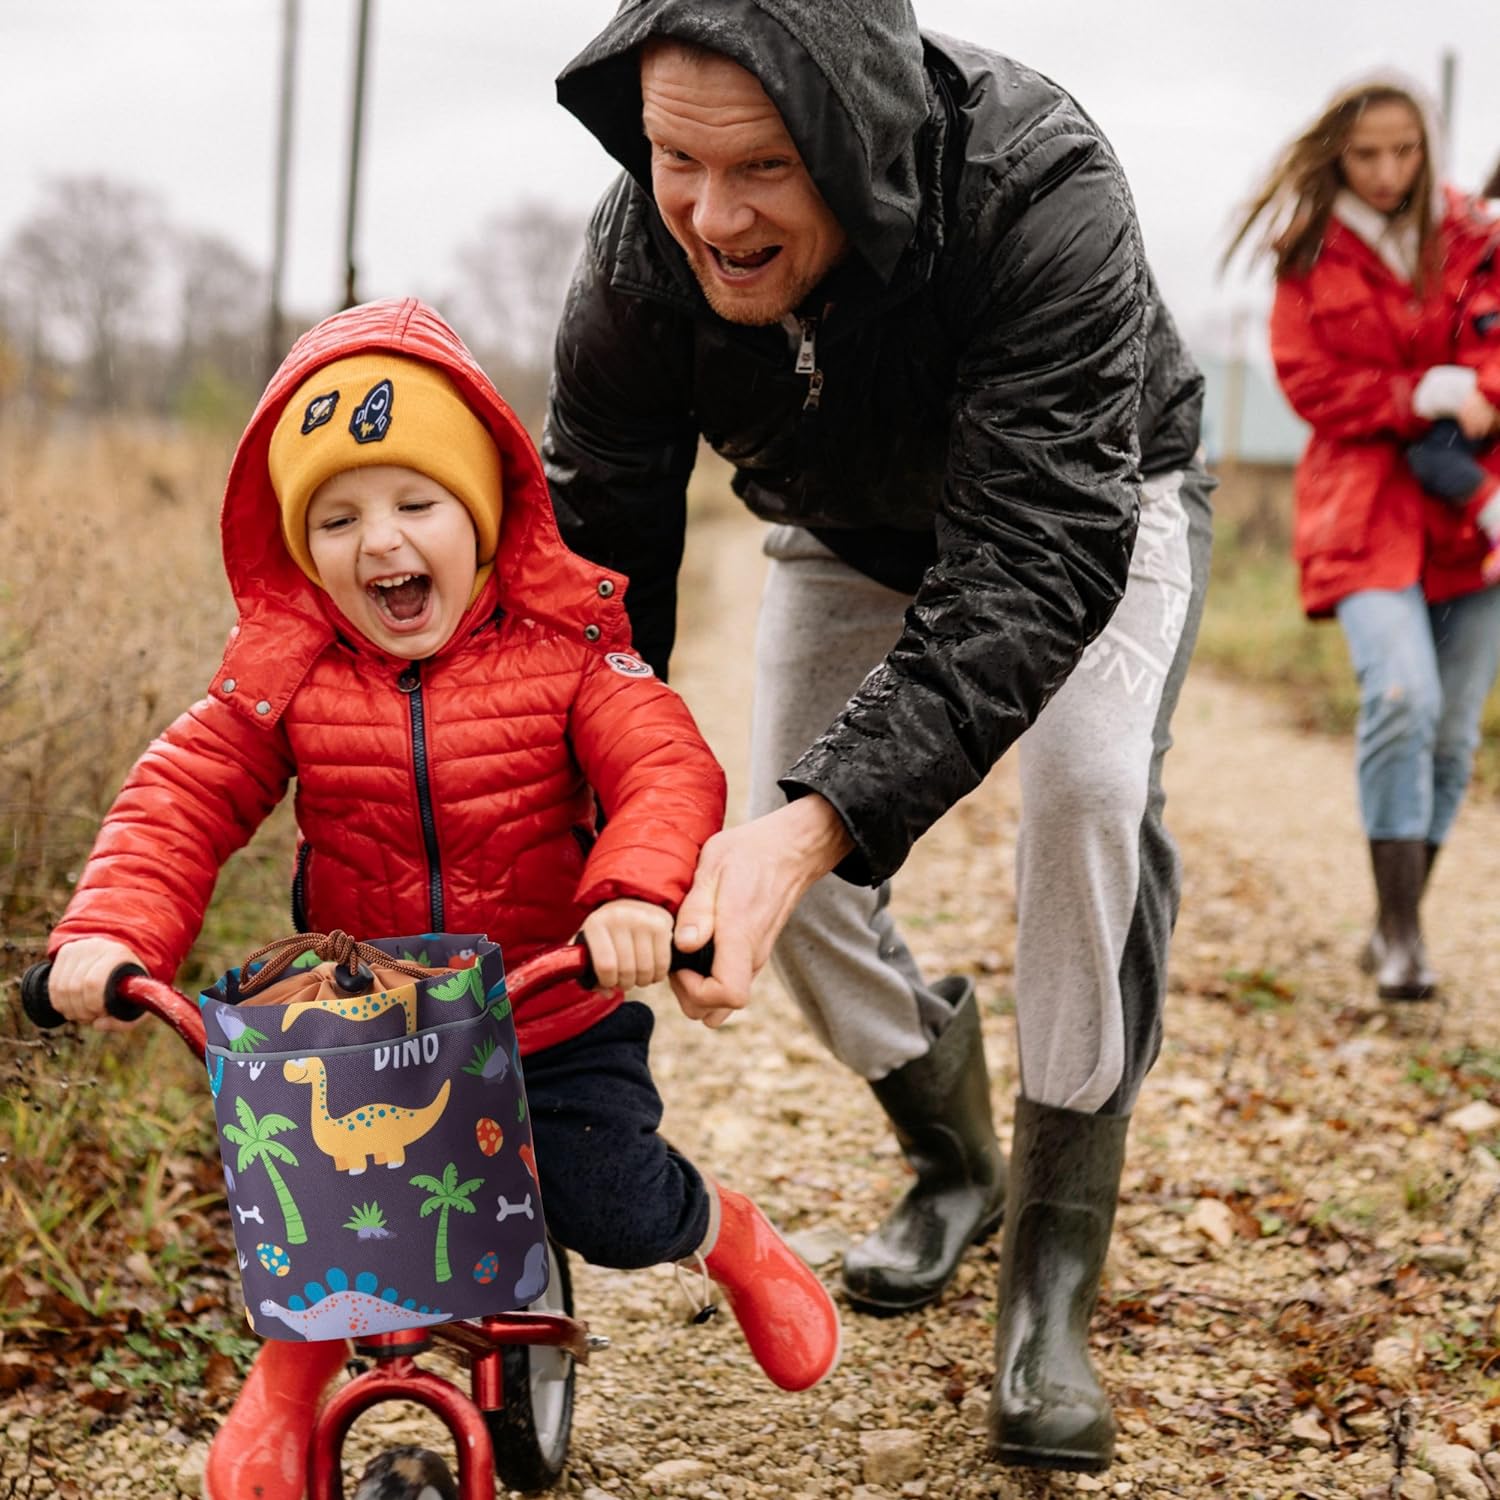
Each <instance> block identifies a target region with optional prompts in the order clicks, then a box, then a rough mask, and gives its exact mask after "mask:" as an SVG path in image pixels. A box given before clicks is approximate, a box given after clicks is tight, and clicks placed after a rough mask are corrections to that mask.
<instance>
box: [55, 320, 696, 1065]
mask: <svg viewBox="0 0 1500 1500" xmlns="http://www.w3.org/2000/svg"><path fill="white" fill-rule="evenodd" d="M370 349H390V350H393V351H398V352H400V353H402V354H406V355H413V356H417V357H420V358H422V359H426V360H429V361H431V362H432V363H434V364H437V365H439V366H440V367H441V368H443V369H444V370H445V371H446V372H447V373H448V375H449V376H450V377H451V378H452V380H453V381H454V383H455V384H456V385H457V387H458V388H459V390H460V391H461V392H462V393H463V395H464V396H465V398H466V399H467V400H468V402H469V404H470V405H471V406H472V407H473V408H474V410H475V411H476V412H478V413H479V414H480V415H481V417H483V419H484V420H485V422H486V424H487V425H488V427H489V429H490V432H491V435H492V436H493V437H494V439H495V442H496V444H497V446H498V447H499V449H500V452H501V455H502V459H503V464H504V497H505V502H504V511H503V515H502V522H501V534H500V545H499V551H498V554H497V556H496V561H495V568H494V571H493V573H492V575H491V577H490V579H489V580H488V582H487V583H486V585H485V587H484V588H483V590H481V592H480V595H479V597H478V598H477V599H476V600H475V602H474V604H473V605H472V606H471V607H470V609H469V611H468V613H467V614H466V615H465V617H464V619H463V622H462V623H461V624H460V626H459V628H458V630H457V631H456V632H455V634H454V636H453V638H452V639H451V640H450V641H449V642H448V643H447V645H446V646H444V647H443V649H442V650H441V651H440V652H438V653H437V655H436V656H434V657H432V658H431V659H429V660H427V661H423V662H421V663H415V662H408V661H402V660H398V659H396V658H393V657H388V656H386V655H385V654H384V653H382V652H380V651H377V650H376V649H375V648H374V647H373V646H372V645H370V644H369V643H368V642H367V641H366V640H365V639H364V638H363V637H362V636H359V635H358V634H357V633H356V632H355V631H354V630H353V629H352V627H351V626H350V625H349V624H348V622H347V621H345V620H344V619H343V618H342V616H341V615H340V614H339V613H338V611H337V610H336V609H335V608H334V607H333V605H332V603H331V601H330V600H329V599H328V596H327V595H326V594H325V593H324V592H323V591H322V590H321V589H318V588H316V587H315V586H314V585H313V584H311V583H310V582H309V581H308V580H307V578H306V577H305V576H304V575H303V573H302V572H301V570H300V569H298V568H297V566H296V565H295V563H294V562H293V561H292V559H291V557H290V555H289V554H288V552H287V550H286V547H285V545H284V544H283V542H282V540H281V531H280V511H279V508H278V506H277V502H276V498H275V496H274V494H273V493H272V491H271V487H270V483H269V480H268V477H267V465H266V452H267V446H268V444H269V441H270V436H271V431H272V429H273V427H274V426H275V424H276V419H277V417H278V416H279V415H280V412H281V409H282V407H283V405H284V404H285V402H286V400H287V398H288V396H289V395H290V394H291V393H292V392H293V391H294V390H295V389H296V388H297V387H298V386H299V385H300V384H301V382H302V381H303V379H304V378H306V377H307V376H308V375H310V374H311V373H312V372H313V371H314V370H315V369H316V368H318V367H319V366H321V365H323V364H326V363H328V362H329V361H330V360H332V359H336V358H341V357H343V356H345V355H349V354H356V353H359V352H361V351H364V350H370ZM223 540H224V561H225V568H226V570H227V572H228V574H229V581H230V585H231V587H232V589H233V591H234V595H235V600H236V603H237V605H238V607H239V623H238V624H237V625H236V626H235V627H234V629H233V631H232V632H231V637H230V641H229V645H228V649H227V650H226V652H225V656H224V662H223V665H222V666H221V667H220V669H219V671H218V673H217V674H216V675H215V677H214V679H213V683H212V686H211V688H210V690H209V696H208V697H207V698H206V699H205V700H204V701H203V702H201V703H199V704H197V705H195V706H194V707H193V708H192V709H190V710H189V711H188V712H187V713H186V714H184V715H183V716H182V717H181V718H179V719H178V720H177V721H176V722H175V723H174V724H172V725H171V726H170V727H169V728H168V729H167V730H166V731H165V733H164V734H162V736H161V737H160V738H159V739H157V740H156V741H155V742H154V743H153V744H152V745H151V746H150V747H149V748H148V749H147V751H146V752H145V754H144V755H143V756H142V757H141V759H140V761H139V762H138V763H137V765H136V766H135V769H134V770H133V771H132V772H131V774H130V777H129V779H128V780H127V781H126V783H125V787H124V789H123V790H122V791H121V793H120V796H119V797H118V799H117V800H116V802H115V804H114V806H113V807H112V808H111V810H110V813H109V816H108V817H107V818H106V820H105V823H104V826H103V828H102V829H101V831H100V834H99V838H98V841H97V843H96V844H95V846H94V852H93V855H92V856H91V858H90V860H89V862H88V865H87V867H86V869H85V870H84V872H83V876H82V878H81V880H80V881H79V884H78V889H77V891H76V893H75V895H74V897H73V900H72V901H71V902H70V903H69V905H68V909H67V912H66V913H65V914H64V917H63V920H62V921H61V922H60V923H59V924H58V926H57V927H56V929H55V930H54V931H53V934H52V939H51V945H50V947H51V951H52V952H53V953H55V952H56V951H57V949H58V948H59V947H61V945H62V944H63V943H65V942H67V941H69V940H70V939H72V938H78V937H85V936H100V937H109V938H114V939H116V940H117V941H119V942H122V943H125V944H126V945H128V946H129V947H130V948H131V949H133V950H134V952H136V953H137V954H138V955H139V956H140V958H141V960H142V962H143V963H145V964H146V965H147V967H148V968H149V969H150V970H151V971H152V973H153V974H156V975H157V976H158V977H161V978H163V979H169V978H170V977H171V976H172V974H173V973H174V972H175V971H176V969H177V967H178V965H179V964H180V963H181V961H182V959H183V957H184V956H185V955H186V953H187V950H188V947H189V946H190V945H191V943H192V941H193V939H194V937H195V936H196V935H197V932H198V929H199V927H200V925H201V923H202V920H203V913H204V910H205V908H206V907H207V904H208V900H209V896H210V895H211V893H212V891H213V886H214V881H215V878H216V877H217V875H218V872H219V868H220V866H221V865H222V864H223V863H224V861H225V860H226V859H227V858H228V857H229V855H230V854H231V853H232V852H233V851H234V850H235V849H237V848H239V847H240V846H241V845H243V844H244V843H245V842H246V841H247V840H248V839H249V838H250V836H251V834H252V833H253V832H254V831H255V829H256V827H257V826H258V825H259V824H260V823H261V821H262V820H263V819H264V818H265V817H266V815H267V814H268V813H269V812H270V811H271V809H272V807H274V806H275V804H276V803H277V801H279V800H280V798H281V796H282V795H283V793H284V792H285V790H286V787H287V783H288V781H289V780H291V779H292V778H293V777H295V778H296V782H297V792H296V808H297V821H298V826H299V829H300V831H301V842H300V845H299V849H298V857H297V872H296V879H295V883H294V892H293V899H294V904H295V905H296V906H297V908H298V912H297V915H298V918H299V920H300V921H303V922H305V925H306V928H307V929H308V930H314V931H328V930H329V929H331V928H334V927H339V928H342V929H344V930H345V931H347V932H350V933H352V934H354V935H355V936H356V937H379V936H395V935H398V934H406V933H420V932H430V931H446V932H455V933H463V932H473V933H486V934H488V935H489V936H490V937H492V938H494V939H495V940H497V941H498V942H499V943H500V944H501V946H502V948H503V949H504V952H505V954H506V957H507V959H508V960H509V961H511V962H512V963H514V962H516V961H518V960H521V959H524V958H526V957H527V956H528V955H530V954H533V953H535V952H537V951H538V950H539V949H541V948H545V947H549V946H552V945H554V944H557V943H560V942H565V941H567V940H568V939H570V938H571V937H572V936H573V934H574V933H576V932H577V930H578V927H579V924H580V923H581V922H582V920H583V918H584V916H585V915H586V914H587V912H588V911H589V910H590V909H592V908H593V907H596V906H598V905H599V904H601V903H602V902H604V901H607V900H610V899H613V898H615V897H619V896H634V897H638V898H640V899H642V900H646V901H651V902H655V903H658V904H660V905H662V906H666V907H669V908H672V909H675V908H676V906H677V904H678V903H679V902H680V901H681V899H682V897H683V895H684V894H685V893H686V891H687V887H688V885H689V883H690V882H691V879H692V874H693V869H694V867H695V865H696V863H697V858H698V852H699V850H700V848H701V847H702V845H703V842H704V840H705V839H707V838H708V837H709V835H710V834H712V833H713V832H715V831H716V830H717V829H718V827H719V826H720V823H721V822H722V819H723V812H724V777H723V773H722V771H721V770H720V769H719V766H718V764H717V762H716V761H715V760H714V758H713V755H712V753H711V752H710V751H709V749H708V747H707V746H706V745H705V744H704V743H703V740H702V738H701V737H700V736H699V734H698V731H697V728H696V727H695V725H694V723H693V720H692V717H691V715H690V714H689V713H688V711H687V709H686V707H685V706H684V705H683V703H682V702H681V700H680V699H679V698H678V697H677V696H676V694H674V693H673V692H672V691H671V690H670V689H669V688H667V687H666V686H665V685H664V684H663V683H661V682H660V681H658V680H657V679H656V678H654V677H653V676H652V675H651V674H650V669H649V668H647V667H646V666H645V665H644V664H643V663H641V662H640V661H639V660H638V659H637V658H636V657H635V656H633V655H631V654H630V653H629V651H628V629H629V627H628V625H627V623H626V618H625V612H624V609H623V606H622V596H623V594H624V589H625V580H624V579H623V578H622V577H621V576H619V575H618V574H614V573H610V572H608V571H607V570H605V569H602V568H599V567H596V566H594V565H592V564H590V563H586V562H584V561H583V559H582V558H580V557H578V556H577V555H576V554H574V553H572V552H570V551H568V550H567V548H566V547H564V546H563V544H562V541H561V540H560V538H559V536H558V533H557V527H556V524H555V522H554V521H553V517H552V509H551V504H550V501H549V499H548V494H547V488H546V481H545V480H544V478H543V476H542V471H541V465H540V463H539V461H538V459H537V456H536V452H535V450H534V449H533V447H532V445H531V442H530V440H529V438H528V437H527V435H526V433H525V431H524V429H523V428H522V427H521V425H520V423H519V422H518V421H517V420H516V418H515V416H514V414H513V413H512V412H511V410H510V408H509V407H507V406H506V405H505V403H504V402H503V401H501V400H500V398H499V397H498V396H497V395H496V394H495V392H494V388H493V386H491V385H490V383H489V382H488V380H487V379H486V378H485V377H484V375H483V374H482V373H481V372H480V370H479V368H478V366H477V365H475V364H474V362H473V361H472V359H471V358H470V356H469V353H468V351H467V350H466V349H465V348H464V346H463V344H462V343H461V342H460V341H459V339H458V337H457V335H456V334H454V333H453V331H452V330H451V329H450V328H448V327H447V325H446V324H445V323H443V322H442V320H441V319H440V318H439V317H438V316H437V315H436V314H435V313H434V312H433V311H432V310H431V309H430V308H427V307H425V306H423V305H422V304H421V303H419V302H415V301H405V302H395V301H390V302H382V303H373V304H370V305H368V306H365V307H360V308H355V309H353V310H351V311H350V312H349V313H347V314H343V315H340V316H339V317H338V318H336V319H334V320H331V321H330V323H327V324H323V325H320V328H319V329H318V330H314V333H313V334H309V335H306V336H304V337H303V338H302V339H301V340H299V342H298V343H297V345H296V346H295V347H294V348H293V349H292V351H291V353H290V354H289V355H288V356H287V358H286V361H285V363H284V364H283V365H282V367H281V369H280V370H279V371H278V372H277V374H276V377H275V378H274V379H273V380H272V382H271V384H270V386H269V388H268V389H267V391H266V394H265V396H264V397H263V398H262V400H261V403H260V406H259V407H258V408H257V410H256V413H255V415H254V417H253V418H252V419H251V422H250V426H249V428H248V429H247V430H246V432H245V436H244V437H243V439H242V440H241V442H240V445H239V449H238V451H237V453H236V454H235V459H234V463H233V465H232V467H231V469H230V473H229V482H228V486H227V488H226V490H225V495H224V510H223ZM590 787H593V788H594V789H595V790H596V791H597V793H598V797H599V800H600V802H601V803H602V804H603V806H604V808H605V809H606V811H607V813H608V821H607V823H606V826H605V828H604V830H603V832H602V833H601V834H600V835H599V838H598V841H597V842H594V836H593V829H594V824H595V816H594V796H593V793H591V791H590ZM267 921H268V923H270V924H271V925H269V926H268V928H267V930H266V934H265V935H266V938H267V940H269V939H270V938H273V937H275V936H277V935H278V927H277V925H276V923H275V919H274V918H273V917H272V916H271V915H270V914H268V916H267ZM619 1002H620V996H619V995H618V994H617V993H616V994H604V993H600V992H590V991H584V990H580V989H578V988H577V987H576V986H571V985H569V986H560V987H558V988H556V989H553V990H552V991H550V992H548V993H546V994H543V995H540V996H538V997H537V998H536V1000H535V1001H534V1002H532V1003H531V1004H529V1005H527V1006H526V1007H524V1008H523V1009H522V1010H521V1011H520V1012H519V1013H518V1014H517V1017H516V1021H517V1025H518V1028H519V1030H520V1033H521V1050H522V1051H523V1053H524V1052H531V1051H535V1050H536V1049H537V1048H539V1047H544V1046H549V1045H551V1044H553V1043H555V1042H558V1041H562V1040H564V1039H565V1038H566V1037H569V1036H573V1035H576V1034H577V1033H578V1032H580V1031H582V1030H584V1029H586V1028H587V1027H588V1026H590V1025H592V1024H593V1023H594V1022H595V1021H597V1020H598V1019H600V1017H602V1016H603V1015H605V1014H607V1013H608V1011H609V1010H611V1009H613V1007H614V1006H615V1005H618V1004H619Z"/></svg>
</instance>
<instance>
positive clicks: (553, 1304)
mask: <svg viewBox="0 0 1500 1500" xmlns="http://www.w3.org/2000/svg"><path fill="white" fill-rule="evenodd" d="M712 961H713V960H712V953H711V951H710V950H709V949H705V950H704V951H703V952H701V953H693V954H683V953H678V952H676V951H675V950H674V953H673V966H674V967H675V968H692V969H695V970H697V971H698V972H700V973H707V972H708V970H709V967H710V966H711V965H712ZM50 969H51V965H50V964H46V963H41V964H34V965H33V966H32V967H31V968H30V969H28V970H27V971H26V974H25V975H24V977H23V978H22V981H21V1001H22V1006H23V1008H24V1009H25V1011H26V1014H27V1016H28V1017H30V1019H31V1020H32V1022H33V1023H34V1024H35V1025H37V1026H39V1027H43V1028H48V1029H50V1028H52V1027H55V1026H60V1025H63V1024H64V1022H65V1018H64V1017H63V1016H62V1015H60V1014H59V1013H58V1012H57V1011H56V1010H54V1009H53V1008H52V1003H51V1000H50V998H49V996H48V993H47V981H48V976H49V973H50ZM589 975H590V963H589V958H588V953H587V950H586V949H585V948H584V947H583V946H582V945H581V944H576V945H570V946H567V947H563V948H556V949H553V950H551V951H550V952H547V953H543V954H539V955H538V956H537V957H536V958H533V959H530V960H529V961H528V962H526V963H524V964H520V965H518V966H517V967H516V968H515V969H513V970H512V971H511V972H510V973H509V975H508V976H507V985H506V988H507V991H508V993H509V995H510V998H511V1001H512V1003H513V1004H515V1005H516V1006H520V1005H521V1004H523V1003H524V1002H525V1001H526V1000H527V999H529V998H530V997H531V996H533V995H535V994H537V993H539V992H540V991H542V990H545V989H548V988H550V987H551V986H552V985H555V984H561V983H563V982H565V981H568V980H579V981H582V982H584V983H587V982H589ZM108 990H109V994H108V1000H107V1003H106V1009H107V1010H108V1012H109V1014H110V1015H112V1016H115V1017H117V1018H118V1019H120V1020H125V1021H131V1020H134V1019H135V1018H136V1017H137V1016H139V1015H141V1014H143V1013H144V1012H149V1013H150V1014H152V1015H154V1016H156V1017H158V1018H159V1019H160V1020H163V1021H165V1022H166V1023H167V1024H168V1025H169V1026H170V1027H171V1028H172V1029H173V1030H174V1031H175V1032H176V1033H177V1034H178V1036H180V1037H181V1038H182V1040H183V1041H184V1042H185V1043H186V1044H187V1046H188V1047H190V1048H191V1049H192V1051H193V1053H194V1055H195V1056H196V1057H197V1058H198V1059H199V1061H200V1062H201V1061H202V1060H203V1058H204V1048H205V1045H206V1042H205V1036H204V1025H203V1019H202V1016H201V1015H200V1013H199V1009H198V1005H197V1002H196V1001H194V1000H192V999H190V998H189V997H188V996H187V995H184V994H182V993H181V992H180V991H178V990H175V989H173V988H172V987H171V986H170V985H166V984H162V983H161V982H160V981H158V980H155V979H151V978H149V977H148V976H147V975H146V974H145V973H143V972H142V971H141V970H139V969H137V968H135V967H134V966H133V965H122V967H121V968H120V969H118V970H116V971H115V973H114V974H112V975H111V976H110V983H109V987H108ZM547 1250H548V1260H549V1270H550V1272H551V1275H550V1279H549V1282H548V1286H547V1290H546V1291H545V1292H544V1293H543V1294H542V1296H541V1297H539V1298H538V1299H537V1300H536V1301H535V1302H532V1303H530V1304H529V1305H528V1306H527V1307H525V1308H524V1309H522V1310H519V1311H516V1312H507V1313H503V1314H500V1315H498V1316H495V1317H485V1318H478V1319H471V1320H467V1321H463V1322H453V1323H445V1324H440V1325H438V1326H435V1327H427V1328H417V1329H409V1330H406V1331H403V1332H399V1333H381V1334H372V1335H369V1336H368V1337H366V1338H363V1339H360V1340H357V1341H356V1342H355V1344H354V1351H355V1353H356V1355H358V1356H359V1357H360V1358H362V1359H364V1360H367V1361H370V1362H371V1365H370V1368H368V1369H366V1370H365V1371H364V1373H362V1374H359V1375H356V1376H355V1377H354V1379H353V1380H351V1381H350V1382H349V1383H348V1384H347V1385H345V1386H343V1387H342V1388H341V1389H340V1390H338V1391H336V1392H335V1393H334V1394H333V1395H332V1396H331V1397H330V1398H329V1399H328V1400H327V1401H326V1402H325V1403H324V1404H323V1406H322V1408H321V1409H320V1410H319V1412H318V1415H317V1420H316V1423H315V1426H314V1429H313V1437H312V1445H311V1448H310V1449H309V1452H308V1465H307V1493H308V1496H309V1497H310V1500H344V1479H343V1467H342V1457H343V1447H344V1439H345V1438H346V1437H347V1435H348V1432H349V1429H350V1427H351V1426H352V1425H353V1423H354V1421H355V1419H356V1418H357V1417H359V1416H360V1415H361V1414H362V1413H364V1412H366V1411H368V1410H369V1409H370V1408H371V1407H373V1406H378V1405H379V1404H380V1403H381V1402H383V1401H414V1402H416V1403H417V1404H418V1405H420V1406H425V1407H426V1408H427V1409H428V1410H429V1411H431V1412H433V1413H434V1414H435V1415H436V1416H437V1417H438V1418H439V1419H440V1420H441V1421H442V1422H443V1424H444V1425H445V1426H446V1427H447V1428H448V1431H449V1432H450V1433H451V1434H452V1437H453V1445H454V1451H455V1453H456V1456H457V1461H458V1478H457V1481H455V1480H454V1478H453V1475H452V1472H451V1471H450V1470H449V1468H448V1465H447V1464H446V1463H445V1462H444V1461H443V1459H441V1458H439V1457H438V1456H437V1455H436V1454H434V1453H430V1452H428V1451H427V1450H425V1449H421V1448H401V1449H394V1450H391V1451H389V1452H387V1453H383V1454H380V1455H379V1456H378V1457H376V1458H374V1459H372V1460H371V1461H370V1463H369V1464H368V1465H367V1466H366V1467H365V1470H364V1473H363V1474H362V1475H361V1477H360V1480H359V1484H358V1487H357V1488H356V1490H355V1494H354V1500H427V1497H430V1496H434V1495H435V1496H437V1497H438V1500H493V1497H494V1495H495V1484H496V1480H497V1479H498V1480H499V1481H500V1483H501V1484H502V1485H503V1486H504V1487H506V1488H507V1489H511V1490H522V1491H535V1490H542V1489H546V1488H548V1487H549V1486H550V1485H552V1484H553V1483H554V1482H555V1481H556V1480H557V1478H558V1477H559V1475H560V1474H561V1473H562V1469H563V1464H564V1462H565V1460H566V1458H567V1452H568V1440H569V1437H570V1435H571V1432H572V1426H573V1381H574V1372H575V1369H576V1367H577V1365H578V1364H580V1363H587V1362H588V1358H589V1355H590V1354H591V1353H593V1352H594V1351H596V1350H599V1349H605V1348H608V1347H609V1340H608V1339H607V1338H603V1337H601V1336H600V1335H598V1334H593V1333H590V1332H589V1330H588V1325H587V1324H586V1323H584V1322H581V1321H580V1320H578V1319H576V1318H575V1317H574V1316H573V1290H572V1283H571V1280H570V1278H569V1274H568V1262H567V1257H566V1255H565V1253H564V1251H563V1250H562V1248H561V1246H559V1245H556V1244H555V1243H553V1242H552V1241H551V1240H549V1241H548V1243H547ZM434 1346H437V1347H440V1348H442V1349H444V1350H446V1351H448V1352H449V1353H451V1354H455V1355H457V1356H458V1357H459V1358H460V1360H461V1361H462V1362H463V1363H465V1364H467V1366H468V1371H469V1389H468V1390H467V1391H464V1390H463V1389H461V1388H460V1387H459V1386H457V1385H455V1384H454V1383H453V1382H452V1381H450V1380H447V1379H445V1378H444V1377H443V1376H441V1375H438V1374H436V1373H434V1372H433V1371H431V1370H426V1369H423V1368H421V1367H420V1366H419V1365H418V1363H417V1357H418V1356H419V1355H420V1354H422V1353H424V1352H425V1351H427V1350H429V1349H432V1348H433V1347H434Z"/></svg>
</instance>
